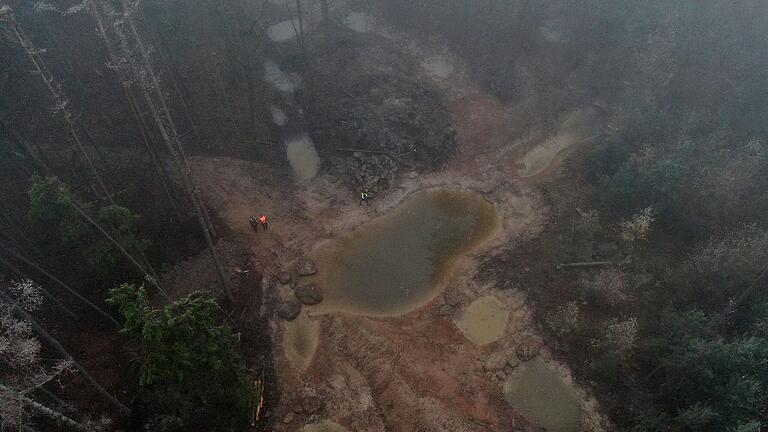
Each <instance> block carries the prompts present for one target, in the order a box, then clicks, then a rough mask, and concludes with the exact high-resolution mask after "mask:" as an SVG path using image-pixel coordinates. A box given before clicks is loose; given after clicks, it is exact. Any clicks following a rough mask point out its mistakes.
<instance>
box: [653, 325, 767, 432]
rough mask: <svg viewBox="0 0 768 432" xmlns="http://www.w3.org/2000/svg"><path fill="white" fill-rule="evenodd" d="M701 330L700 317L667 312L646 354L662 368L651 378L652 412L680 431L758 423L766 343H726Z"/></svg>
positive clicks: (745, 340) (750, 340)
mask: <svg viewBox="0 0 768 432" xmlns="http://www.w3.org/2000/svg"><path fill="white" fill-rule="evenodd" d="M705 329H706V319H705V318H704V315H703V314H702V313H701V312H688V313H674V312H667V313H665V314H664V316H663V317H662V319H661V320H660V323H659V327H658V329H657V330H658V331H659V332H660V335H659V336H657V337H652V338H649V339H648V340H647V341H646V345H645V350H647V352H645V355H647V356H648V358H655V359H656V361H658V362H659V363H660V364H661V366H660V368H659V369H658V370H657V371H655V373H654V380H655V381H657V382H658V387H657V390H656V391H657V393H656V396H655V400H656V407H657V409H658V410H659V411H661V412H662V413H663V416H664V417H666V418H669V419H671V421H672V423H671V425H668V427H669V426H677V428H676V429H678V430H686V431H711V432H716V431H729V430H737V428H738V427H741V426H740V425H742V424H745V425H746V424H749V422H752V421H754V420H756V419H760V418H761V409H762V406H763V405H764V404H765V403H766V392H767V391H768V364H766V363H765V359H766V358H768V339H765V338H758V337H744V338H737V339H734V340H733V341H727V340H724V339H722V338H712V337H710V336H707V335H706V334H705ZM673 429H674V428H673ZM641 430H642V429H641Z"/></svg>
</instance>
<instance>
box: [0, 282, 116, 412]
mask: <svg viewBox="0 0 768 432" xmlns="http://www.w3.org/2000/svg"><path fill="white" fill-rule="evenodd" d="M12 287H15V288H12V291H13V292H14V294H15V296H12V295H11V294H9V293H8V292H6V291H5V290H3V289H0V300H2V301H1V302H0V307H2V308H4V309H3V310H5V313H4V315H3V316H5V317H6V318H8V323H9V324H8V325H7V326H6V325H5V324H4V323H2V322H0V324H1V325H2V326H3V329H11V330H12V332H13V334H15V333H21V334H26V335H31V334H32V330H35V331H36V332H37V333H38V335H40V336H41V337H42V338H43V339H44V340H45V341H46V342H48V344H49V345H51V347H53V349H55V350H56V351H57V352H58V353H59V354H61V356H62V357H63V358H64V362H66V363H62V364H65V365H67V366H69V365H71V366H72V367H74V368H75V369H77V371H78V372H80V374H81V375H82V376H83V377H84V378H85V379H86V380H87V381H88V383H89V384H91V386H92V387H93V388H94V389H95V390H96V391H97V392H98V393H99V394H101V395H102V396H103V397H104V398H105V399H107V400H108V401H109V402H110V403H111V404H112V405H114V406H115V407H117V408H118V409H119V410H120V411H122V412H123V413H126V414H130V412H131V410H130V409H129V408H128V407H127V406H125V405H124V404H123V403H122V402H120V401H119V400H117V399H116V398H115V397H114V396H112V395H111V394H110V393H109V392H108V391H107V390H106V389H104V387H102V386H101V384H99V382H98V381H96V379H95V378H94V377H93V375H91V373H90V372H88V370H87V369H86V368H85V367H83V365H81V364H80V363H79V362H77V361H76V360H75V359H74V358H73V357H72V356H71V355H70V354H69V352H67V350H66V349H65V348H64V346H63V345H61V343H59V341H58V340H56V338H54V337H53V336H51V335H50V334H49V333H48V332H47V331H45V329H44V328H43V327H42V326H41V325H40V324H39V323H38V322H37V321H36V320H35V319H34V318H33V317H32V315H31V314H30V310H34V308H35V307H37V306H36V305H35V302H37V305H39V301H40V299H39V294H38V293H37V287H36V285H34V284H33V283H31V282H29V283H27V282H24V283H23V284H21V285H19V284H15V285H12ZM14 316H15V317H14ZM16 317H18V318H16ZM22 339H23V340H26V341H29V340H30V339H29V338H28V337H27V338H26V339H24V338H22ZM35 344H36V345H35ZM0 345H2V344H0ZM35 352H39V342H36V339H35V340H34V342H31V343H26V344H23V345H21V346H20V347H15V348H14V349H12V350H9V351H8V352H7V358H4V360H5V361H6V362H7V363H8V364H11V365H15V366H12V367H11V369H12V370H20V371H25V373H24V375H23V379H21V380H19V381H20V382H23V383H24V384H23V385H25V386H26V387H23V388H27V389H30V390H31V389H32V388H37V387H39V386H40V385H42V384H44V383H45V382H47V381H44V382H42V380H43V379H44V378H45V377H46V376H48V375H47V374H46V373H45V371H44V370H43V371H41V370H38V369H37V368H35V367H34V362H31V361H30V358H31V356H30V353H35ZM53 376H55V375H53ZM35 383H37V384H35Z"/></svg>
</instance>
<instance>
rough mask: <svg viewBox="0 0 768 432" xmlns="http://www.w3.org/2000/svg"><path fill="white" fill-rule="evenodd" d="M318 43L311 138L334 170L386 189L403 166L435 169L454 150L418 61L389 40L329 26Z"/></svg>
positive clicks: (353, 181) (445, 116)
mask: <svg viewBox="0 0 768 432" xmlns="http://www.w3.org/2000/svg"><path fill="white" fill-rule="evenodd" d="M329 33H331V34H333V36H332V37H331V38H332V39H331V40H330V42H328V41H326V43H323V46H322V47H318V48H315V49H316V50H318V51H319V52H322V54H321V55H317V56H316V61H315V64H314V65H313V67H314V70H313V74H314V75H315V77H316V78H315V79H316V85H315V86H314V88H315V95H314V100H315V107H316V109H315V112H314V115H313V122H312V123H313V125H312V126H313V130H312V132H313V135H314V138H315V142H316V143H318V145H319V146H320V150H321V152H323V153H325V154H326V155H327V156H328V157H327V158H326V159H327V160H329V161H330V162H329V163H330V164H331V167H330V168H331V170H332V171H333V172H334V174H335V175H336V176H337V177H338V178H339V179H341V180H342V181H344V182H345V183H347V184H348V185H349V186H350V187H353V188H366V189H369V190H371V191H373V192H376V191H379V190H383V189H386V188H387V187H388V186H389V184H390V183H391V181H392V180H393V179H394V178H395V177H396V176H397V174H398V173H399V172H400V171H402V170H403V169H408V170H414V171H426V170H433V169H436V168H438V167H440V166H441V165H443V164H444V163H445V162H446V161H448V160H449V159H450V158H451V156H453V155H454V154H455V152H456V133H455V130H454V127H453V122H452V119H451V116H450V114H449V112H448V110H447V108H446V106H445V105H444V104H443V101H442V99H441V97H440V95H439V93H438V91H437V90H436V89H434V88H433V87H432V86H431V85H430V84H428V83H426V82H423V81H420V80H418V79H417V78H414V77H415V76H416V72H417V70H418V65H417V64H415V63H414V61H413V60H412V59H410V58H408V57H407V56H406V55H404V54H403V53H402V52H400V51H399V50H398V49H397V48H396V47H395V46H394V45H393V44H392V43H391V42H389V41H387V40H386V39H384V38H381V37H378V36H373V35H360V34H350V33H349V32H348V31H347V30H345V29H343V28H334V29H332V31H331V32H329Z"/></svg>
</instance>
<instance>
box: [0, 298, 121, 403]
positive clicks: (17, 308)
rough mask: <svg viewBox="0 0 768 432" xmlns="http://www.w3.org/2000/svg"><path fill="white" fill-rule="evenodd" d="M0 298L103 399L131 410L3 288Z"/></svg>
mask: <svg viewBox="0 0 768 432" xmlns="http://www.w3.org/2000/svg"><path fill="white" fill-rule="evenodd" d="M0 299H2V300H3V301H5V302H6V304H8V305H9V306H11V307H12V308H13V309H14V311H15V313H16V314H17V315H18V316H19V317H20V318H21V319H22V320H24V321H26V322H27V323H29V325H31V326H32V328H34V329H35V331H36V332H37V333H38V334H39V335H40V336H41V337H42V338H43V339H45V341H46V342H48V343H49V344H50V345H51V346H52V347H53V348H54V349H55V350H56V351H57V352H58V353H59V354H61V355H62V356H63V357H64V359H65V360H66V361H68V362H70V363H71V364H72V366H73V367H74V368H75V369H77V370H78V371H79V372H80V374H81V375H83V377H85V379H86V380H87V381H88V383H89V384H91V386H92V387H93V388H94V389H95V390H96V391H97V392H98V393H99V394H101V395H102V396H104V398H105V399H107V400H108V401H109V402H110V403H111V404H112V405H114V406H115V407H116V408H117V409H119V410H120V411H121V412H123V413H124V414H130V413H131V410H130V409H129V408H128V407H127V406H125V405H124V404H123V403H122V402H120V401H119V400H117V398H115V397H114V396H112V395H111V394H110V393H109V392H108V391H107V390H106V389H104V387H102V386H101V384H99V382H98V381H96V379H95V378H94V377H93V375H91V373H90V372H88V370H87V369H86V368H85V367H83V365H81V364H80V363H79V362H77V361H76V360H75V359H74V358H73V357H72V356H71V355H70V354H69V352H67V350H66V349H65V348H64V346H63V345H61V343H59V341H58V340H56V338H54V337H53V336H51V335H50V334H49V333H48V332H46V331H45V329H44V328H43V327H42V326H40V324H38V322H37V321H35V319H34V318H33V317H32V315H30V314H29V312H27V311H26V310H24V308H23V307H21V306H20V305H19V304H18V303H17V302H16V301H14V299H13V298H11V297H10V296H9V295H8V294H7V293H6V292H4V291H3V290H0Z"/></svg>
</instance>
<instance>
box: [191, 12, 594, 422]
mask: <svg viewBox="0 0 768 432" xmlns="http://www.w3.org/2000/svg"><path fill="white" fill-rule="evenodd" d="M373 31H375V32H378V33H379V34H381V35H383V36H385V37H387V38H389V39H390V40H392V41H393V42H394V43H395V44H396V45H397V46H398V47H399V48H400V49H401V50H403V51H404V52H405V53H406V54H408V55H411V56H413V57H414V58H415V59H418V60H419V61H420V62H421V64H422V73H421V76H420V77H419V79H421V80H423V81H425V82H431V83H432V84H434V85H436V86H437V87H438V88H439V89H441V91H442V93H443V96H444V101H445V103H446V105H447V106H448V107H449V110H450V112H451V113H452V116H453V118H454V123H455V127H456V129H457V132H458V140H459V153H458V154H457V156H456V157H455V158H454V159H453V160H452V161H451V162H450V163H449V164H448V165H447V166H446V167H444V168H443V169H441V170H439V171H437V172H433V173H429V174H421V175H405V176H403V177H402V178H400V179H399V180H397V181H396V183H395V184H394V185H393V187H392V188H391V189H390V190H389V191H388V192H387V193H385V194H381V195H380V196H378V197H376V199H375V200H374V201H373V203H372V205H371V206H369V207H367V206H363V207H360V206H358V202H357V200H356V196H355V195H354V194H353V193H351V192H350V191H349V189H347V188H345V187H344V186H342V185H341V184H339V183H332V182H331V179H330V178H329V176H328V175H327V174H325V173H324V172H323V171H321V173H320V175H319V176H318V177H317V178H315V179H314V180H312V181H310V182H303V183H296V182H293V181H292V180H291V179H290V175H289V174H288V173H286V172H285V171H280V170H276V169H273V168H270V167H267V166H265V165H261V164H258V163H252V162H247V161H242V160H236V159H230V158H213V157H197V158H194V159H193V160H191V164H192V168H193V172H194V175H195V177H196V178H197V180H198V183H199V184H200V185H201V187H202V191H203V194H204V198H205V199H206V201H207V203H208V205H209V206H210V207H211V208H212V209H213V210H214V211H215V212H216V214H217V215H218V217H219V218H220V219H221V221H222V222H223V223H224V224H225V225H226V226H227V228H228V231H229V233H228V237H231V238H232V239H233V240H234V241H236V242H238V243H241V244H242V245H243V247H244V248H245V249H247V250H246V252H249V253H250V254H249V255H248V258H249V260H252V265H253V266H254V267H255V268H258V269H259V271H261V272H262V273H263V281H262V286H263V289H264V302H263V307H262V308H261V310H260V311H259V312H258V313H254V315H253V316H251V317H245V318H246V319H251V320H260V321H265V322H268V328H269V329H270V330H269V331H270V332H272V337H273V341H275V346H274V349H273V350H272V355H273V363H274V365H275V368H276V371H277V372H276V373H277V385H278V388H279V394H278V396H277V400H276V401H275V403H274V405H273V406H271V407H269V415H271V416H272V417H273V419H274V422H273V425H274V430H276V431H296V430H300V429H301V427H302V426H303V425H305V424H311V423H317V422H319V421H321V420H323V419H331V420H333V421H335V422H336V423H339V424H341V425H343V426H345V427H346V428H348V429H349V430H350V431H371V432H373V431H384V430H393V431H457V432H458V431H499V430H513V431H515V430H520V431H525V430H534V429H531V426H529V425H528V423H527V422H526V421H525V420H524V419H523V418H522V416H521V415H519V414H518V413H517V412H516V411H515V410H514V409H513V408H512V407H510V405H508V404H507V402H506V401H505V400H504V395H503V390H502V386H503V373H504V372H503V371H501V369H502V368H503V366H504V363H503V362H502V363H501V364H499V362H498V359H499V358H502V359H503V358H512V357H515V349H516V347H518V345H519V344H520V342H521V341H522V340H528V339H530V337H531V336H536V335H537V330H536V328H535V326H534V324H533V320H532V316H531V312H530V308H529V307H528V305H527V304H526V300H525V298H524V296H523V294H522V293H521V292H520V291H518V290H517V289H515V288H514V287H511V286H510V282H509V280H508V279H506V278H504V279H502V278H499V279H498V280H491V281H487V278H483V280H484V281H485V282H482V283H481V282H480V279H481V278H480V277H478V274H477V272H478V268H479V267H480V265H481V264H482V263H483V262H485V261H486V260H488V259H489V258H490V257H491V256H493V255H494V254H498V253H500V252H501V251H502V250H506V251H508V250H510V249H514V247H515V245H518V244H521V243H523V242H524V241H526V240H530V239H532V238H535V237H536V236H538V235H539V234H540V233H541V232H542V230H543V229H545V226H546V223H547V220H548V208H547V206H546V204H545V200H544V198H543V195H542V192H541V190H540V188H539V186H538V185H539V182H540V181H541V179H543V178H547V176H550V175H552V173H553V172H555V171H556V170H558V169H559V161H560V160H561V159H562V157H563V155H564V154H565V153H566V152H568V151H573V150H574V149H578V148H579V146H578V144H580V143H584V142H587V141H588V140H589V139H590V138H592V137H593V136H594V135H595V134H596V133H598V132H596V131H597V130H598V128H597V127H596V126H595V125H596V124H598V119H597V115H596V114H588V115H584V114H583V113H584V112H588V113H592V110H593V108H592V107H583V108H582V109H581V110H577V111H574V112H572V113H569V114H568V115H566V116H564V117H563V118H562V119H561V120H560V122H561V124H562V127H561V128H560V130H537V129H536V128H535V127H534V128H525V129H523V126H522V125H524V124H530V118H527V117H526V116H528V115H529V114H527V113H526V110H525V103H524V102H523V103H518V104H516V105H514V106H508V105H505V104H503V103H502V102H500V101H499V100H498V99H497V98H495V97H494V96H492V95H489V94H487V93H484V92H483V91H482V90H480V88H479V87H478V86H476V85H474V84H473V83H471V82H469V80H468V78H467V76H466V74H465V73H464V70H465V68H464V67H463V66H462V64H461V60H460V59H459V58H458V57H457V56H456V55H453V54H452V53H451V52H450V51H449V50H448V49H447V48H446V47H445V46H442V45H441V44H440V43H438V42H435V41H429V42H426V41H423V40H419V39H417V38H416V37H414V36H412V35H406V34H402V33H399V32H397V31H395V30H392V29H389V28H386V27H385V26H379V25H376V26H374V29H373ZM447 65H450V66H447ZM574 118H575V119H576V120H574ZM573 122H582V123H584V124H580V125H577V126H578V127H574V124H573ZM587 123H588V124H587ZM542 129H543V128H542ZM564 140H565V142H564ZM552 142H556V143H557V150H556V151H554V152H552V154H551V155H549V156H548V157H547V160H546V161H545V162H544V165H543V166H539V167H534V168H532V167H528V166H526V165H525V164H526V162H527V161H528V160H530V159H531V158H535V156H536V155H537V154H539V153H540V152H541V150H540V148H541V147H546V146H551V144H552ZM537 152H539V153H537ZM537 163H539V162H537ZM532 171H535V175H533V176H529V177H525V175H526V174H527V173H530V172H532ZM434 187H449V188H452V189H464V190H472V191H476V192H479V193H481V194H483V195H484V196H485V197H486V198H487V199H488V200H489V201H491V202H492V203H493V204H494V205H495V206H496V208H497V210H498V211H499V213H500V215H501V217H502V219H503V226H502V229H501V230H500V231H499V232H498V234H497V235H496V236H495V237H494V238H492V239H491V240H489V241H487V242H485V243H484V244H483V245H482V246H480V248H479V249H476V250H475V251H474V252H473V253H471V254H469V255H467V256H465V257H463V258H461V259H460V260H459V261H458V262H457V263H456V264H455V265H454V267H453V270H452V273H451V275H450V276H449V277H448V278H447V282H446V284H445V287H444V288H443V291H442V293H441V294H438V295H437V296H436V297H435V298H434V299H433V300H432V301H430V302H429V303H428V304H426V305H425V306H423V307H421V308H419V309H417V310H415V311H413V312H410V313H407V314H405V315H402V316H398V317H392V318H371V317H365V316H359V315H352V314H346V313H331V314H326V315H321V316H313V317H311V319H312V320H314V321H315V322H316V323H318V324H319V327H320V340H319V345H318V348H317V351H316V353H315V355H314V357H313V359H312V361H311V363H310V365H309V367H308V368H307V370H305V371H303V372H302V371H298V370H296V369H295V368H294V367H293V365H292V364H291V363H290V362H289V361H288V359H287V358H286V356H285V354H284V350H283V349H282V347H281V341H282V333H283V331H284V323H283V322H282V321H281V320H280V319H279V318H278V317H277V316H276V314H275V313H274V311H275V309H276V304H277V302H279V301H280V295H279V290H278V286H277V285H278V282H277V280H276V275H277V273H278V272H279V271H280V270H283V269H286V268H288V267H290V265H291V264H292V263H293V262H294V261H295V260H296V259H297V258H299V257H300V256H303V255H306V254H308V253H309V252H310V251H311V250H312V249H313V247H314V246H315V245H316V244H318V243H319V242H320V241H323V240H327V239H329V238H337V237H339V236H342V235H344V234H345V233H347V232H349V231H350V230H351V229H353V228H354V227H356V226H358V225H360V224H362V223H364V222H366V221H368V220H370V219H372V218H375V217H377V215H380V214H383V213H384V212H386V211H387V210H389V209H391V208H393V207H395V206H397V205H398V203H400V202H401V201H402V200H403V199H404V198H405V197H407V196H409V195H410V194H412V193H415V192H417V191H419V190H422V189H425V188H434ZM260 213H266V214H268V215H269V216H270V227H269V231H268V232H263V231H262V232H259V233H254V232H253V231H252V230H251V228H250V226H249V223H248V218H249V217H250V216H252V215H258V214H260ZM222 247H224V246H222ZM241 254H242V252H241ZM249 260H245V262H238V260H237V259H234V258H233V259H231V260H226V261H227V263H228V264H227V266H228V269H227V270H228V271H230V272H232V275H233V277H236V276H235V275H236V274H238V273H237V272H238V270H242V269H243V268H247V267H248V265H250V264H249V263H248V262H247V261H249ZM197 265H200V266H202V265H203V263H202V262H201V263H199V264H197ZM194 267H196V265H195V264H190V268H189V269H187V272H188V273H190V274H197V273H196V270H195V269H194ZM500 274H503V273H500ZM205 277H207V276H205V275H199V274H198V275H196V276H194V279H200V278H205ZM182 285H184V284H182ZM487 294H494V295H496V296H497V297H498V298H499V299H500V300H501V301H502V302H503V303H504V304H505V305H506V306H507V308H508V310H509V311H510V316H509V320H508V322H507V328H506V332H505V335H504V337H502V338H501V339H500V340H498V341H496V342H493V343H490V344H488V345H484V346H476V345H474V344H473V343H472V342H470V341H469V340H468V339H466V338H465V337H464V336H463V334H462V333H461V331H460V330H459V329H458V328H457V327H456V325H455V324H454V318H455V316H456V315H457V314H459V313H460V311H461V310H462V309H464V308H465V307H466V306H468V305H469V304H470V303H471V302H472V301H473V300H475V299H477V298H479V297H482V296H484V295H487ZM447 297H450V298H451V299H453V300H452V301H451V302H450V304H449V307H448V308H446V307H445V305H446V304H447V302H446V301H445V300H446V298H447ZM456 299H458V302H456V301H455V300H456ZM539 356H540V357H541V358H542V359H544V360H545V361H546V362H547V363H548V364H549V365H550V367H552V368H554V369H555V370H556V371H557V373H558V374H559V375H561V376H562V378H563V380H564V381H565V382H566V383H568V385H569V386H572V387H574V388H575V387H576V386H575V384H573V379H572V378H571V376H570V372H569V370H568V368H567V366H565V365H562V364H560V363H558V362H557V361H556V360H554V359H553V358H552V355H551V354H550V353H549V351H548V349H547V348H546V347H543V348H542V349H541V352H540V354H539ZM575 390H576V392H577V394H578V395H579V397H580V399H581V405H582V409H583V411H584V420H583V423H584V424H583V430H584V431H600V430H606V426H605V421H604V420H602V419H601V416H600V415H599V414H598V409H597V405H596V402H595V401H594V400H593V399H592V398H591V397H589V395H587V393H586V392H585V391H584V390H581V389H577V388H575ZM268 391H269V389H268ZM307 397H319V399H320V400H321V401H322V407H321V408H320V409H319V410H317V411H316V412H314V413H311V412H308V411H307V410H306V409H304V408H302V402H303V401H304V400H305V398H307ZM309 411H315V410H309Z"/></svg>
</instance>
